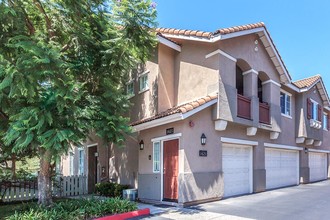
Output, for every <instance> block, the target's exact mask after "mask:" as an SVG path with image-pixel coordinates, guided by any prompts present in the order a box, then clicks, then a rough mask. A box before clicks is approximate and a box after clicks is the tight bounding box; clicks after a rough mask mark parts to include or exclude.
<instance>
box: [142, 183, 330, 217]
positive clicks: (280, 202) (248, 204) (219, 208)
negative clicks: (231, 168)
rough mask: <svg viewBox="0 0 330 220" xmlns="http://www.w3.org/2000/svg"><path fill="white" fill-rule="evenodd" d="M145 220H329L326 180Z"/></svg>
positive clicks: (329, 186)
mask: <svg viewBox="0 0 330 220" xmlns="http://www.w3.org/2000/svg"><path fill="white" fill-rule="evenodd" d="M151 213H153V212H152V209H151ZM148 219H212V220H213V219H267V220H271V219H281V220H282V219H290V220H293V219H299V220H301V219H313V220H314V219H330V180H327V181H323V182H318V183H313V184H307V185H299V186H295V187H288V188H282V189H277V190H272V191H267V192H263V193H258V194H252V195H246V196H240V197H236V198H228V199H224V200H221V201H217V202H210V203H206V204H201V205H197V206H193V207H189V208H167V209H166V211H165V212H163V213H159V212H158V214H157V213H154V216H152V217H148Z"/></svg>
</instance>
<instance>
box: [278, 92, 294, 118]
mask: <svg viewBox="0 0 330 220" xmlns="http://www.w3.org/2000/svg"><path fill="white" fill-rule="evenodd" d="M281 93H283V94H284V110H285V113H282V106H281V104H282V103H281ZM287 97H290V106H289V114H287V113H286V110H287V107H288V106H287ZM280 111H281V115H282V116H284V117H287V118H290V119H292V94H291V93H289V92H287V91H285V90H282V89H281V90H280Z"/></svg>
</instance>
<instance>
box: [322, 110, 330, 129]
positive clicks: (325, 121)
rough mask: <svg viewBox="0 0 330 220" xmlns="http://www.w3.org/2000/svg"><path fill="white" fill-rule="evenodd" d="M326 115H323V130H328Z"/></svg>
mask: <svg viewBox="0 0 330 220" xmlns="http://www.w3.org/2000/svg"><path fill="white" fill-rule="evenodd" d="M328 123H329V122H328V115H326V114H323V129H325V130H327V129H328Z"/></svg>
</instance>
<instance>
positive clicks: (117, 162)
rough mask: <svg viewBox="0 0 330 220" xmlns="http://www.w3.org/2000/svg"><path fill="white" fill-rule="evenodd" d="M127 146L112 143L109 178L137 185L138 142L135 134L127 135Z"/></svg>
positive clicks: (133, 185)
mask: <svg viewBox="0 0 330 220" xmlns="http://www.w3.org/2000/svg"><path fill="white" fill-rule="evenodd" d="M126 139H127V141H126V143H127V145H126V146H116V145H114V144H111V146H110V147H111V156H110V157H109V179H110V181H113V182H117V183H120V184H125V185H130V186H131V187H133V188H136V187H137V172H138V157H137V155H138V143H137V141H136V138H134V137H133V136H127V137H126Z"/></svg>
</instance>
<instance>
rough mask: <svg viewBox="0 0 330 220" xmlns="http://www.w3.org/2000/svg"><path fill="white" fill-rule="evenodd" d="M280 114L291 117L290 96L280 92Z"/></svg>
mask: <svg viewBox="0 0 330 220" xmlns="http://www.w3.org/2000/svg"><path fill="white" fill-rule="evenodd" d="M280 100H281V113H282V114H283V115H287V116H291V94H289V93H286V92H281V94H280Z"/></svg>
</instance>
